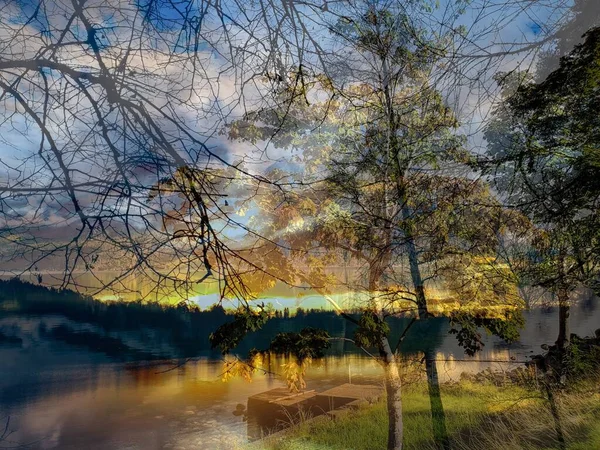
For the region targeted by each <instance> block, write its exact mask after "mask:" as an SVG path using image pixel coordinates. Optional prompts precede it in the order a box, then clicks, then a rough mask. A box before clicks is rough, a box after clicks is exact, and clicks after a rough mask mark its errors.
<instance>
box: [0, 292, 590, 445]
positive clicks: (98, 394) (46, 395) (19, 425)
mask: <svg viewBox="0 0 600 450" xmlns="http://www.w3.org/2000/svg"><path fill="white" fill-rule="evenodd" d="M556 315H557V311H554V310H543V309H541V308H537V309H533V310H531V311H529V312H527V313H526V320H527V325H526V328H525V330H523V332H522V339H521V341H520V342H518V343H516V344H513V345H506V344H504V343H502V342H501V341H499V340H498V339H495V338H487V339H486V346H485V347H484V350H483V351H482V352H480V353H479V354H477V355H476V356H475V357H473V358H468V357H466V356H465V355H464V353H463V351H462V350H461V349H460V348H459V347H458V345H457V343H456V340H455V338H454V336H452V335H448V334H447V326H446V325H443V324H441V325H439V326H438V325H436V326H435V327H433V328H429V329H423V330H422V333H423V336H425V334H426V333H428V332H429V333H434V334H435V336H433V337H431V342H434V343H435V346H436V349H437V356H436V358H437V359H438V360H439V362H438V371H439V373H440V377H441V379H442V380H448V379H453V378H458V377H459V376H460V374H461V373H462V372H465V371H466V372H472V373H476V372H479V371H481V370H483V369H485V368H488V367H492V368H493V369H498V370H499V369H502V370H506V369H510V368H512V367H515V365H516V364H518V363H519V362H520V361H523V360H525V359H527V358H528V356H529V355H531V354H533V353H537V352H540V345H541V344H543V343H548V342H552V341H553V340H554V339H555V336H556V334H557V332H558V330H557V318H556ZM571 317H572V329H573V332H575V333H577V334H580V335H591V334H593V332H594V330H595V329H596V328H598V327H599V326H600V325H599V324H600V310H599V309H597V308H594V306H593V304H592V305H590V304H587V303H586V302H585V301H582V302H581V303H579V304H578V305H577V306H576V307H574V308H573V311H572V314H571ZM306 320H308V319H306ZM336 324H337V322H336V323H332V326H334V329H332V332H335V333H336V334H338V335H344V334H346V333H350V332H351V331H349V330H347V329H346V328H339V327H338V325H336ZM290 326H292V325H290ZM67 331H68V332H67ZM0 332H1V333H2V335H3V336H4V338H3V339H2V341H1V342H0V360H1V361H2V365H1V366H0V418H1V417H5V416H7V415H10V417H11V423H10V429H11V430H14V431H13V433H12V434H11V435H10V437H9V441H10V442H8V444H9V445H17V444H20V445H23V444H28V447H26V448H31V449H52V448H55V449H82V448H85V449H92V450H93V449H103V450H105V449H109V448H119V449H140V450H142V449H144V450H146V449H148V450H152V449H186V448H189V449H192V448H193V449H219V448H224V449H229V448H232V447H233V446H234V443H236V442H244V441H245V439H246V431H247V430H246V423H245V422H244V421H243V414H233V413H234V412H235V411H236V410H239V407H238V405H239V404H242V405H245V404H246V401H247V399H248V397H249V396H251V395H254V394H257V393H260V392H263V391H266V390H269V389H273V388H277V387H283V386H284V384H283V382H282V381H281V380H280V379H279V378H277V377H276V376H273V375H261V374H258V375H256V376H255V378H254V380H253V381H252V383H247V382H245V381H243V380H241V379H233V380H230V381H228V382H227V383H223V382H222V381H221V379H220V376H221V371H222V363H221V361H219V360H218V359H216V358H214V357H202V358H199V359H194V360H191V361H189V362H187V363H186V364H184V365H181V366H180V367H177V364H176V362H175V361H164V358H171V357H172V356H173V355H174V354H176V353H173V351H174V347H173V345H172V342H171V341H170V340H169V339H168V338H167V337H165V336H163V335H162V334H161V333H160V332H158V331H156V330H154V331H153V330H149V329H140V330H136V331H135V332H134V331H118V330H112V331H110V332H108V331H106V330H104V329H102V328H101V327H100V326H98V325H92V324H89V323H80V322H76V321H73V320H67V319H65V318H64V317H61V316H58V315H51V316H48V315H45V316H23V315H4V316H3V317H0ZM65 333H66V334H65ZM69 333H73V334H74V335H75V336H77V337H78V339H79V338H81V337H82V336H87V337H88V339H87V341H85V340H84V341H85V342H83V343H81V342H77V341H76V340H72V339H70V338H69V336H70V335H69ZM96 335H97V336H104V337H109V338H111V339H113V340H108V341H107V340H106V339H100V338H98V337H97V336H96ZM421 338H422V336H419V339H421ZM115 342H119V343H118V344H115V345H118V346H119V348H120V349H121V350H122V352H117V354H115V353H114V352H112V350H110V351H107V348H106V345H107V343H111V345H112V344H114V343H115ZM109 347H110V346H109ZM347 350H348V348H346V347H344V346H341V345H340V346H338V347H336V348H335V349H334V352H335V353H336V354H333V355H331V356H329V357H327V358H325V359H324V360H323V361H322V362H321V364H319V365H316V366H315V367H312V368H311V369H310V370H309V372H308V374H307V382H308V388H309V389H316V390H317V391H321V390H325V389H328V388H331V387H333V386H336V385H339V384H342V383H345V382H348V381H349V380H351V381H352V382H353V383H357V384H361V383H363V384H369V383H378V382H380V376H381V369H380V367H379V366H378V365H377V363H376V362H374V361H373V360H371V359H369V358H367V357H364V356H362V355H361V354H357V353H353V354H348V353H347ZM344 352H345V353H344ZM123 354H125V355H126V356H123ZM146 354H151V357H150V358H145V357H144V355H146ZM161 358H162V359H161ZM281 363H282V361H281V360H278V359H273V360H271V361H270V366H269V367H268V368H269V370H271V371H273V372H279V371H280V369H281Z"/></svg>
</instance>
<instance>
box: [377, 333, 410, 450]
mask: <svg viewBox="0 0 600 450" xmlns="http://www.w3.org/2000/svg"><path fill="white" fill-rule="evenodd" d="M379 352H380V354H381V356H382V357H383V363H384V368H385V393H386V396H387V413H388V443H387V449H388V450H402V438H403V433H404V423H403V420H402V381H401V380H400V372H399V370H398V363H397V362H396V359H395V357H394V354H393V352H392V349H391V347H390V344H389V341H388V340H387V338H385V337H384V338H383V339H382V340H381V345H380V347H379Z"/></svg>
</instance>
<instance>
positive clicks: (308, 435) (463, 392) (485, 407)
mask: <svg viewBox="0 0 600 450" xmlns="http://www.w3.org/2000/svg"><path fill="white" fill-rule="evenodd" d="M599 380H600V378H598V377H594V378H593V379H589V378H588V379H587V380H585V381H582V382H579V383H577V384H576V385H574V386H572V387H571V388H569V389H568V390H565V391H564V392H562V393H560V394H556V401H557V406H558V409H559V413H560V420H561V425H562V428H563V432H564V434H565V440H566V443H567V448H569V449H572V450H589V449H596V448H600V385H599V383H598V381H599ZM441 391H442V399H443V402H444V407H445V411H446V424H447V427H448V431H449V434H450V439H451V444H452V449H454V450H481V449H486V450H522V449H531V450H533V449H540V450H541V449H544V450H549V449H558V448H560V447H559V442H558V439H557V434H556V431H555V422H554V420H553V417H552V414H551V411H550V407H549V403H548V400H547V398H545V396H544V394H543V392H542V391H541V390H540V389H538V388H536V386H535V383H520V382H516V381H514V380H513V379H507V380H506V382H504V383H500V384H499V383H496V382H493V381H491V380H484V381H481V379H479V380H475V379H474V378H471V379H467V378H465V379H462V380H461V381H459V382H456V383H446V384H443V385H442V386H441ZM403 398H404V402H403V410H404V430H405V431H404V433H405V438H404V442H405V448H406V449H415V450H429V449H431V450H434V449H435V448H436V447H435V446H434V444H433V436H432V430H431V418H430V409H429V397H428V395H427V389H426V386H425V385H424V384H422V383H419V384H415V385H410V386H408V387H407V388H405V390H404V395H403ZM386 439H387V414H386V409H385V403H384V402H383V401H382V402H378V403H377V404H374V405H366V406H363V407H361V408H360V409H358V410H356V411H348V412H347V413H346V414H344V415H341V416H339V417H337V418H336V419H335V420H333V419H321V420H313V421H310V420H309V421H306V422H304V423H301V424H299V425H298V426H296V427H293V428H291V429H289V430H287V431H286V432H284V433H279V434H277V435H276V436H273V437H270V438H266V439H264V440H263V441H261V442H260V443H255V444H253V445H251V446H250V448H251V449H252V450H380V449H382V448H385V447H386Z"/></svg>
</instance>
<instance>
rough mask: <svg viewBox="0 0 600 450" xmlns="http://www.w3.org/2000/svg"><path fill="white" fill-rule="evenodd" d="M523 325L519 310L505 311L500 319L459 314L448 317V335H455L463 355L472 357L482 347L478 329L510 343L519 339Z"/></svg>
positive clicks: (523, 321) (523, 320)
mask: <svg viewBox="0 0 600 450" xmlns="http://www.w3.org/2000/svg"><path fill="white" fill-rule="evenodd" d="M524 325H525V319H524V318H523V314H522V312H521V311H520V310H515V311H507V312H506V313H505V314H504V317H501V318H488V317H481V316H477V315H474V314H467V313H464V312H459V313H454V314H452V315H451V316H450V330H449V333H452V334H456V338H457V340H458V343H459V345H460V346H461V347H463V348H464V349H465V353H466V354H467V355H470V356H473V355H474V354H475V353H477V352H478V351H480V350H481V349H482V348H483V346H484V343H483V339H482V338H483V336H482V335H481V333H480V332H479V330H480V329H484V330H485V331H486V332H487V333H489V334H493V335H495V336H498V337H499V338H501V339H503V340H505V341H506V342H509V343H510V342H514V341H516V340H517V339H519V330H520V329H521V328H523V326H524Z"/></svg>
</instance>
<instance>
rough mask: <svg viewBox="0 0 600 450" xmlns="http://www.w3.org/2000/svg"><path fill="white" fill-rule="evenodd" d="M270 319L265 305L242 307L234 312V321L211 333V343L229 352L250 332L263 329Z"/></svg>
mask: <svg viewBox="0 0 600 450" xmlns="http://www.w3.org/2000/svg"><path fill="white" fill-rule="evenodd" d="M268 320H269V313H268V311H267V310H266V309H265V308H263V307H259V308H258V309H255V310H253V309H249V308H243V309H240V310H238V311H237V312H236V313H235V314H234V320H233V321H232V322H227V323H225V324H223V325H221V326H220V327H219V328H217V330H216V331H215V332H214V333H211V334H210V336H209V340H210V343H211V345H212V347H213V348H216V347H218V348H219V349H220V350H221V352H222V353H223V354H226V353H229V351H230V350H231V349H232V348H234V347H236V346H237V345H238V344H239V343H240V341H241V340H242V339H244V337H245V336H246V335H247V334H248V333H249V332H251V331H256V330H259V329H261V328H262V327H263V326H264V324H265V323H266V322H267V321H268Z"/></svg>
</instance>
